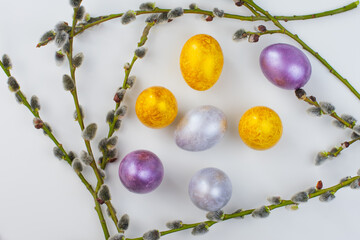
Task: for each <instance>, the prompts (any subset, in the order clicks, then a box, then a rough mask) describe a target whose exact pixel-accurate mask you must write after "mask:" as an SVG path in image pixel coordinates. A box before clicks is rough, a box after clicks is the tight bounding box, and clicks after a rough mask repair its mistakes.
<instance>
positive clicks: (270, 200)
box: [267, 196, 282, 205]
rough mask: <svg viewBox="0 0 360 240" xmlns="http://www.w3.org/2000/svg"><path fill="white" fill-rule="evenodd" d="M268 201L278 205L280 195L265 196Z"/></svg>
mask: <svg viewBox="0 0 360 240" xmlns="http://www.w3.org/2000/svg"><path fill="white" fill-rule="evenodd" d="M267 200H268V202H269V203H271V204H274V205H278V204H280V203H281V201H282V200H281V197H279V196H273V197H268V198H267Z"/></svg>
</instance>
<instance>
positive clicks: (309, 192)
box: [306, 187, 316, 195]
mask: <svg viewBox="0 0 360 240" xmlns="http://www.w3.org/2000/svg"><path fill="white" fill-rule="evenodd" d="M306 193H307V194H308V195H310V194H313V193H316V188H314V187H311V188H309V189H307V190H306Z"/></svg>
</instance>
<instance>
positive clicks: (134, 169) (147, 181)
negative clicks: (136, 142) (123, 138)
mask: <svg viewBox="0 0 360 240" xmlns="http://www.w3.org/2000/svg"><path fill="white" fill-rule="evenodd" d="M163 176H164V167H163V165H162V163H161V161H160V159H159V158H158V156H156V155H155V154H154V153H152V152H150V151H147V150H137V151H133V152H131V153H129V154H127V155H126V156H125V157H124V158H123V160H122V161H121V162H120V166H119V177H120V181H121V182H122V184H123V185H124V186H125V187H126V188H127V189H128V190H129V191H130V192H134V193H148V192H151V191H153V190H155V189H156V188H157V187H158V186H159V185H160V183H161V182H162V179H163Z"/></svg>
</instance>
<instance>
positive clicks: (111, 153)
mask: <svg viewBox="0 0 360 240" xmlns="http://www.w3.org/2000/svg"><path fill="white" fill-rule="evenodd" d="M117 153H118V150H117V148H113V149H110V150H109V152H108V153H107V156H108V158H110V159H114V158H116V156H117Z"/></svg>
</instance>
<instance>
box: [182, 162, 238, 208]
mask: <svg viewBox="0 0 360 240" xmlns="http://www.w3.org/2000/svg"><path fill="white" fill-rule="evenodd" d="M188 192H189V196H190V199H191V201H192V202H193V203H194V204H195V205H196V206H197V207H198V208H200V209H203V210H205V211H217V210H220V209H221V208H222V207H224V206H225V205H226V204H227V203H228V202H229V200H230V198H231V195H232V185H231V181H230V179H229V177H228V176H227V175H226V174H225V173H224V172H223V171H221V170H220V169H217V168H204V169H201V170H200V171H198V172H197V173H195V175H194V176H193V177H192V178H191V180H190V183H189V189H188Z"/></svg>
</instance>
